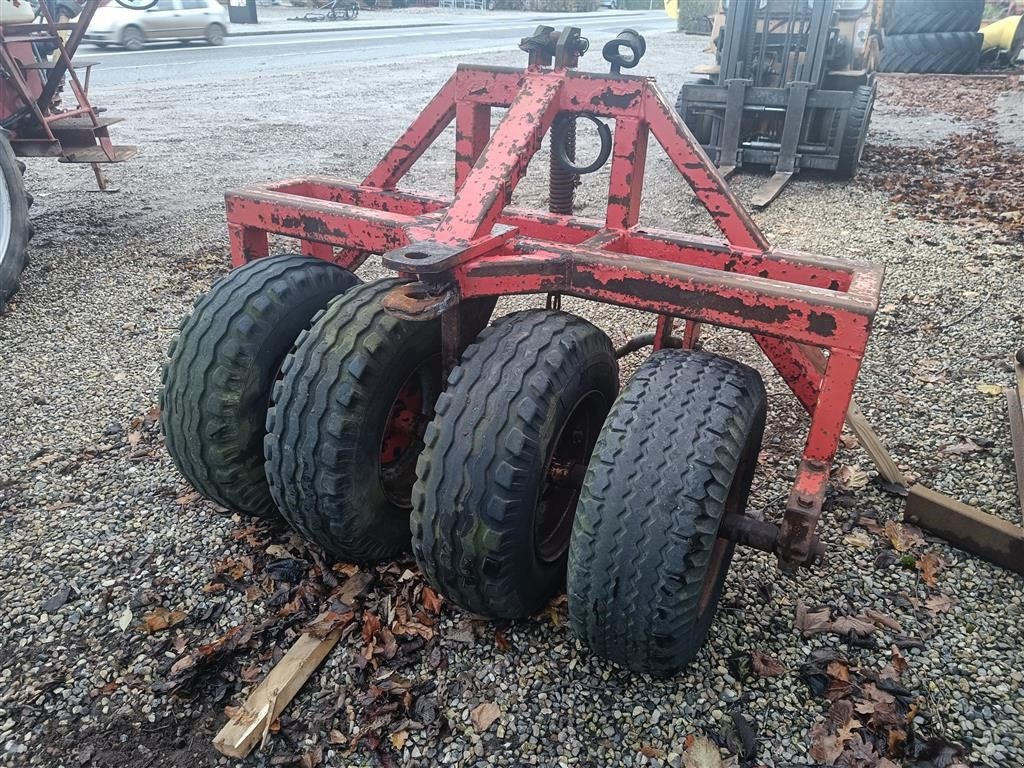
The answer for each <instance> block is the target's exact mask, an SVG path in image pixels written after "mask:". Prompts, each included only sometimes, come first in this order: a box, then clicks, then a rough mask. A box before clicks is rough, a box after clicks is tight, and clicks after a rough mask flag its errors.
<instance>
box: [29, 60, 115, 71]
mask: <svg viewBox="0 0 1024 768" xmlns="http://www.w3.org/2000/svg"><path fill="white" fill-rule="evenodd" d="M18 63H19V64H20V65H21V68H22V69H26V70H27V69H45V70H49V69H54V68H55V67H56V66H57V64H58V62H57V61H50V60H49V59H47V60H46V61H30V62H28V63H27V64H22V63H21V62H18ZM71 63H72V64H73V65H74V67H75V69H87V68H89V67H98V66H99V65H100V64H102V63H103V62H102V61H94V60H92V59H72V60H71Z"/></svg>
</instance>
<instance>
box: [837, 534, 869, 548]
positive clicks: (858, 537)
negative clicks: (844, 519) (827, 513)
mask: <svg viewBox="0 0 1024 768" xmlns="http://www.w3.org/2000/svg"><path fill="white" fill-rule="evenodd" d="M843 543H844V544H849V545H850V546H851V547H860V548H861V549H870V548H871V547H872V546H874V541H872V539H871V537H870V536H868V534H867V532H866V531H854V532H853V533H851V534H849V535H847V536H845V537H844V538H843Z"/></svg>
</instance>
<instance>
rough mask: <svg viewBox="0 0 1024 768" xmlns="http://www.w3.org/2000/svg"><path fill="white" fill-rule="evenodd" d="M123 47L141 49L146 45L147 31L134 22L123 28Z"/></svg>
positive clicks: (131, 49)
mask: <svg viewBox="0 0 1024 768" xmlns="http://www.w3.org/2000/svg"><path fill="white" fill-rule="evenodd" d="M129 33H131V35H129ZM121 47H122V48H124V49H125V50H126V51H133V52H134V51H141V50H142V49H143V48H145V47H146V33H145V32H143V31H142V30H141V29H139V28H138V27H136V26H135V25H134V24H133V25H129V26H127V27H125V28H124V29H123V30H121Z"/></svg>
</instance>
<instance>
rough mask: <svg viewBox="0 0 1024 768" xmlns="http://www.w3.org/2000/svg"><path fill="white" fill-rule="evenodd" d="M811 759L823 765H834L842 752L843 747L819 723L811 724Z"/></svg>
mask: <svg viewBox="0 0 1024 768" xmlns="http://www.w3.org/2000/svg"><path fill="white" fill-rule="evenodd" d="M810 736H811V749H810V755H811V759H812V760H815V761H817V762H819V763H822V764H824V765H835V762H836V760H838V759H839V756H840V755H841V754H843V747H842V745H841V744H840V743H839V741H838V739H836V737H835V736H833V735H832V734H830V733H829V732H828V731H827V730H825V726H824V725H822V724H821V723H815V724H814V725H812V726H811V734H810Z"/></svg>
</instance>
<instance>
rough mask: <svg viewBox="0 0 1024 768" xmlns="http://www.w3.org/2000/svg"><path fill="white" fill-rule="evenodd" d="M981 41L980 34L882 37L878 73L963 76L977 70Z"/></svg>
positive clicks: (951, 33)
mask: <svg viewBox="0 0 1024 768" xmlns="http://www.w3.org/2000/svg"><path fill="white" fill-rule="evenodd" d="M981 41H982V35H981V33H980V32H928V33H925V34H920V35H886V36H885V37H884V38H883V40H882V60H881V61H880V62H879V70H880V71H882V72H922V73H927V74H953V75H967V74H970V73H971V72H973V71H974V70H975V69H977V68H978V63H979V61H980V60H981Z"/></svg>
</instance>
